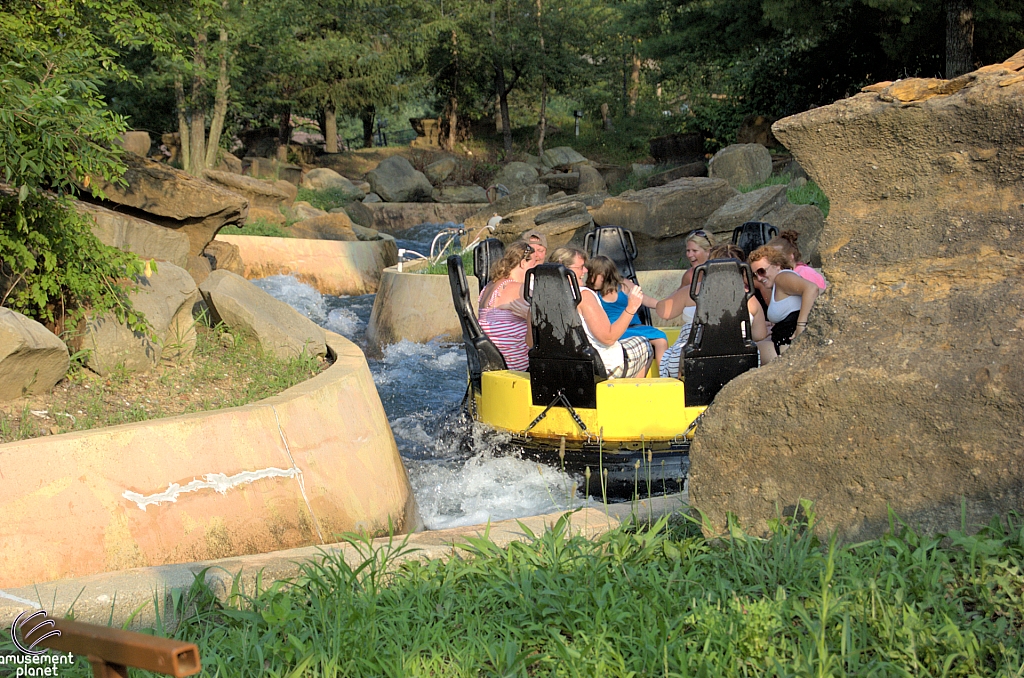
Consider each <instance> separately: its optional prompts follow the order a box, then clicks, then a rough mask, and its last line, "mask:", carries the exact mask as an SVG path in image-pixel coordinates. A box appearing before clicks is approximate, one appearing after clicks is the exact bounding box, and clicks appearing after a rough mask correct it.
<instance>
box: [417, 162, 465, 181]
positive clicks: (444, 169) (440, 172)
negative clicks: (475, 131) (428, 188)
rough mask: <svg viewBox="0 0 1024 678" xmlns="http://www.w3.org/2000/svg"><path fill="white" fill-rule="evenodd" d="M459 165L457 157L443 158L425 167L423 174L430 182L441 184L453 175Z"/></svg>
mask: <svg viewBox="0 0 1024 678" xmlns="http://www.w3.org/2000/svg"><path fill="white" fill-rule="evenodd" d="M458 166H459V161H458V160H456V159H455V158H451V157H448V158H441V159H440V160H435V161H434V162H432V163H430V164H429V165H427V166H426V167H424V168H423V175H424V176H426V177H427V179H428V180H429V181H430V183H432V184H436V185H440V184H442V183H443V182H444V181H445V180H446V179H447V178H448V177H449V176H451V174H452V172H454V171H455V169H456V168H457V167H458Z"/></svg>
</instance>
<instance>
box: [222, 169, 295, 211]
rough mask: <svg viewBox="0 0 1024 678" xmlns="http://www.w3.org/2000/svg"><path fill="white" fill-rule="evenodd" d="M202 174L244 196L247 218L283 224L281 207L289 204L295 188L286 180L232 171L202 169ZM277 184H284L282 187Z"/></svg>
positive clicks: (293, 196) (293, 198) (292, 198)
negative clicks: (275, 179)
mask: <svg viewBox="0 0 1024 678" xmlns="http://www.w3.org/2000/svg"><path fill="white" fill-rule="evenodd" d="M203 176H204V177H206V178H207V179H209V180H210V181H212V182H214V183H216V184H218V185H220V186H223V187H224V188H226V189H228V190H229V191H234V192H235V193H238V194H239V195H241V196H244V197H245V199H246V200H248V201H249V220H252V219H265V220H266V221H269V222H271V223H275V224H283V223H284V215H283V214H282V213H281V208H282V207H287V206H288V205H291V204H292V202H293V201H294V200H295V192H294V191H295V188H294V187H292V186H290V185H289V184H288V182H286V181H281V180H278V181H277V182H273V181H263V180H262V179H254V178H253V177H247V176H245V175H242V174H235V173H234V172H219V171H217V170H209V169H208V170H203ZM278 184H284V185H285V186H288V188H283V187H282V186H280V185H278Z"/></svg>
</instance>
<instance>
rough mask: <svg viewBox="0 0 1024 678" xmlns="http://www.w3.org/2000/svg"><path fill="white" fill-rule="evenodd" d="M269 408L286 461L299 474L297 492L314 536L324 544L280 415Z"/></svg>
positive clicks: (275, 410) (318, 523)
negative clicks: (310, 522)
mask: <svg viewBox="0 0 1024 678" xmlns="http://www.w3.org/2000/svg"><path fill="white" fill-rule="evenodd" d="M270 409H272V410H273V411H274V421H276V422H277V432H278V433H280V434H281V443H283V444H284V451H285V453H286V454H287V455H288V461H290V462H291V463H292V470H294V471H295V472H296V473H298V474H299V492H301V493H302V500H303V501H304V502H306V510H308V511H309V515H310V517H311V518H313V527H314V528H316V536H317V538H318V539H320V543H321V544H326V543H327V542H326V541H325V540H324V535H323V534H322V533H321V532H320V521H319V520H317V517H316V513H314V512H313V505H312V504H310V503H309V497H307V496H306V483H304V482H303V480H302V471H300V470H299V467H298V466H297V465H296V464H295V457H293V456H292V448H290V447H288V438H286V437H285V435H284V429H283V428H281V417H279V416H278V415H277V408H276V407H274V406H273V405H271V406H270Z"/></svg>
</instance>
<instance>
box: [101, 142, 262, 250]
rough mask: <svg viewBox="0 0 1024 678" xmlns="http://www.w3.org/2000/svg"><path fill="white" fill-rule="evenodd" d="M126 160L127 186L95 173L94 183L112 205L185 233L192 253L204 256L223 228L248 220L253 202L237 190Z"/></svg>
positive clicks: (134, 158) (142, 161)
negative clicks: (111, 181) (246, 218)
mask: <svg viewBox="0 0 1024 678" xmlns="http://www.w3.org/2000/svg"><path fill="white" fill-rule="evenodd" d="M125 164H127V166H128V169H127V170H126V171H125V173H124V179H125V181H127V182H128V186H127V187H125V186H120V185H116V184H112V183H110V182H108V181H106V180H104V179H103V178H102V177H92V185H93V187H94V188H98V189H100V190H102V191H103V193H104V194H105V195H106V199H107V203H108V205H107V206H109V204H110V203H113V204H115V205H118V206H120V210H119V211H125V210H126V208H127V210H130V211H131V212H132V216H137V217H140V218H142V219H145V220H147V221H151V222H153V223H155V224H158V225H160V226H165V227H168V228H173V229H176V230H179V231H181V232H183V233H185V235H187V236H188V240H189V254H190V255H192V256H199V255H200V254H202V252H203V250H204V249H205V248H206V246H207V245H208V244H209V243H210V241H211V240H213V236H215V235H216V234H217V231H219V230H220V229H221V228H223V227H224V226H226V225H229V224H236V225H240V224H242V223H243V222H244V221H245V217H246V214H247V213H248V210H249V205H248V202H247V201H246V199H245V198H243V197H242V196H240V195H238V194H237V193H233V192H231V191H229V190H227V189H226V188H222V187H220V186H218V185H216V184H214V183H212V182H209V181H206V180H204V179H197V178H195V177H193V176H189V175H188V174H186V173H185V172H182V171H181V170H176V169H174V168H173V167H168V166H167V165H164V164H162V163H158V162H153V161H152V160H146V159H144V158H140V157H138V156H134V155H128V156H126V157H125Z"/></svg>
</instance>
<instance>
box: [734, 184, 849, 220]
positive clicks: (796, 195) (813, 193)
mask: <svg viewBox="0 0 1024 678" xmlns="http://www.w3.org/2000/svg"><path fill="white" fill-rule="evenodd" d="M789 182H790V177H789V174H779V175H776V176H771V177H768V179H767V180H765V181H762V182H761V183H760V184H757V185H755V186H739V187H737V189H736V190H738V191H739V192H740V193H749V192H750V191H755V190H757V189H759V188H764V187H765V186H776V185H779V184H788V183H789ZM786 197H787V198H789V201H790V202H791V203H793V204H794V205H814V206H815V207H817V208H818V209H820V210H821V211H822V213H823V214H824V215H825V216H826V217H827V216H828V210H829V202H828V196H827V195H825V193H824V191H822V190H821V188H820V187H819V186H818V184H816V183H814V182H813V181H811V180H810V179H808V180H807V183H806V184H804V185H803V186H801V187H800V188H791V189H789V190H788V191H786Z"/></svg>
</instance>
